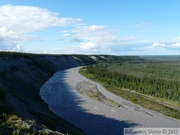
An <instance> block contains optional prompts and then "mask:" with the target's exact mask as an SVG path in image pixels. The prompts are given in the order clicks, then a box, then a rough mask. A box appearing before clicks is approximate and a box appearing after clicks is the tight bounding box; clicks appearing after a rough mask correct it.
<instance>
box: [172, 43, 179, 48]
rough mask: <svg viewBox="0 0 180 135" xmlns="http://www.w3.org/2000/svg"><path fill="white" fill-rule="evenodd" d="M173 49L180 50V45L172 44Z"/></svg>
mask: <svg viewBox="0 0 180 135" xmlns="http://www.w3.org/2000/svg"><path fill="white" fill-rule="evenodd" d="M172 47H175V48H180V43H174V44H172Z"/></svg>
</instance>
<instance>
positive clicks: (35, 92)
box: [0, 52, 139, 134]
mask: <svg viewBox="0 0 180 135" xmlns="http://www.w3.org/2000/svg"><path fill="white" fill-rule="evenodd" d="M124 58H126V59H132V58H133V59H134V58H135V59H138V58H139V57H124ZM124 58H122V57H119V56H110V55H43V54H28V53H13V52H0V122H1V123H0V134H11V133H12V132H13V131H14V129H13V128H12V127H11V126H8V124H7V123H6V122H5V121H7V119H8V118H7V117H8V116H7V115H12V114H17V115H18V116H19V117H20V118H21V119H23V120H35V121H36V122H37V123H39V125H44V126H45V127H48V129H52V130H56V131H60V132H61V133H68V134H84V133H83V131H81V130H80V129H78V128H77V127H75V126H73V125H72V124H70V123H68V122H67V121H65V120H64V119H62V118H59V117H57V116H56V115H54V114H53V113H52V112H51V111H50V110H49V109H48V107H47V105H46V104H45V103H44V102H43V100H42V99H41V97H40V95H39V90H40V87H41V86H42V85H43V84H44V83H45V82H46V81H47V80H48V79H49V78H50V77H51V76H52V75H53V74H54V73H55V72H56V71H58V70H61V69H68V68H72V67H77V66H82V65H89V64H95V63H99V62H120V61H122V60H123V59H124ZM36 125H37V124H36ZM29 132H30V133H32V131H29Z"/></svg>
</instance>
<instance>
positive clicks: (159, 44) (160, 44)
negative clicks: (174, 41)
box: [152, 43, 166, 47]
mask: <svg viewBox="0 0 180 135" xmlns="http://www.w3.org/2000/svg"><path fill="white" fill-rule="evenodd" d="M165 46H166V45H165V44H162V43H153V44H152V47H165Z"/></svg>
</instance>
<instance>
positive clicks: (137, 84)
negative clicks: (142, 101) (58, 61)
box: [85, 65, 180, 103]
mask: <svg viewBox="0 0 180 135" xmlns="http://www.w3.org/2000/svg"><path fill="white" fill-rule="evenodd" d="M85 71H86V74H88V75H89V76H91V77H93V79H95V80H97V81H100V82H103V83H106V84H107V85H109V86H112V87H118V88H124V89H130V90H135V91H137V92H140V93H143V94H148V95H151V96H155V97H160V98H165V99H170V100H173V101H178V102H179V103H180V83H179V80H177V79H167V77H166V78H161V77H152V76H151V77H150V76H149V75H146V74H144V75H143V76H137V75H133V74H128V73H126V72H119V71H113V70H109V69H108V68H107V67H106V66H103V65H93V66H88V67H86V70H85Z"/></svg>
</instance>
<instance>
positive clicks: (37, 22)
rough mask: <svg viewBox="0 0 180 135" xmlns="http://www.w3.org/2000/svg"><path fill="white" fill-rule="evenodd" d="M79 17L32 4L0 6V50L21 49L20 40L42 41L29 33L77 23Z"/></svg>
mask: <svg viewBox="0 0 180 135" xmlns="http://www.w3.org/2000/svg"><path fill="white" fill-rule="evenodd" d="M80 21H81V19H73V18H63V17H59V14H57V13H54V12H50V11H49V10H47V9H43V8H38V7H32V6H13V5H3V6H0V50H8V49H9V50H11V51H12V50H14V51H15V50H22V46H20V45H19V44H20V42H21V41H42V40H43V39H41V38H39V37H37V36H34V35H29V33H30V32H34V31H38V30H41V29H44V28H48V27H54V26H69V25H72V26H73V25H75V24H76V23H79V22H80Z"/></svg>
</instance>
